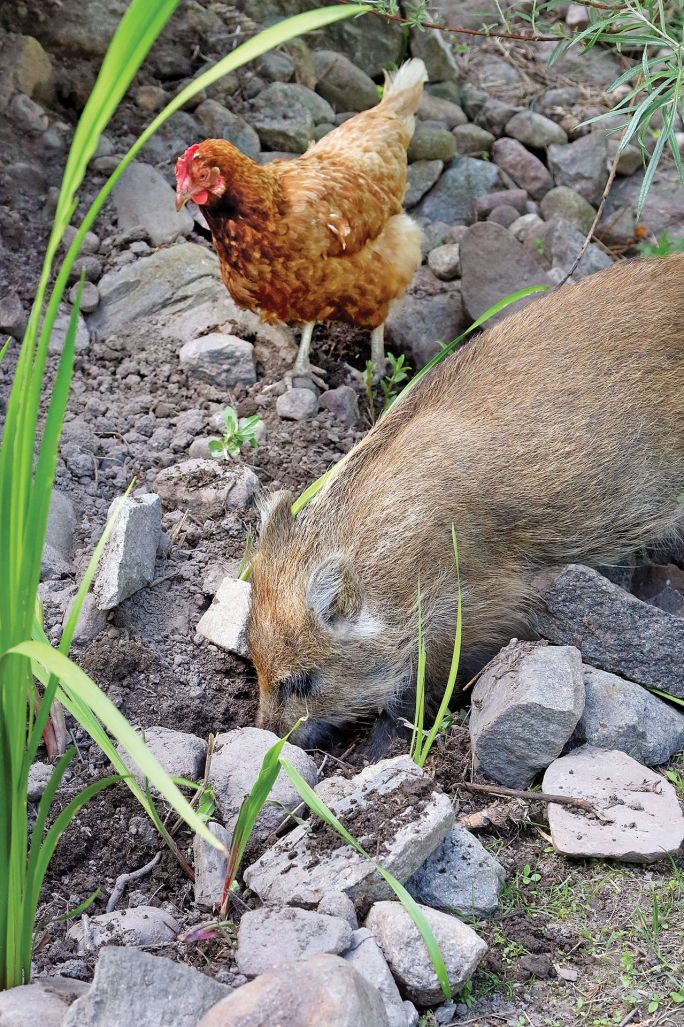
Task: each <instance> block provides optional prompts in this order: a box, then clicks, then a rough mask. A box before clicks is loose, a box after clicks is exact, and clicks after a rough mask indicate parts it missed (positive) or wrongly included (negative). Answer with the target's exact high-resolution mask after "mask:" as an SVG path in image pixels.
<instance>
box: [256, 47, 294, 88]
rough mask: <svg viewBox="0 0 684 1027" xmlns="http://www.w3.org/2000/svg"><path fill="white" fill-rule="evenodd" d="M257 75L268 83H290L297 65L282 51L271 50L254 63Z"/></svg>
mask: <svg viewBox="0 0 684 1027" xmlns="http://www.w3.org/2000/svg"><path fill="white" fill-rule="evenodd" d="M254 68H255V70H256V72H257V74H259V75H261V77H262V78H265V79H266V81H267V82H289V81H290V79H291V78H292V77H293V76H294V73H295V63H294V61H293V60H292V58H291V57H289V56H288V55H287V54H286V53H283V52H282V51H281V50H271V51H270V52H269V53H265V54H263V55H262V56H261V57H258V58H257V60H256V61H255V62H254Z"/></svg>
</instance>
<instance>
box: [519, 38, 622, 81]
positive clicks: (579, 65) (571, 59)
mask: <svg viewBox="0 0 684 1027" xmlns="http://www.w3.org/2000/svg"><path fill="white" fill-rule="evenodd" d="M556 49H557V44H556V43H550V42H549V43H539V44H538V45H537V44H535V55H536V56H537V59H538V60H540V61H543V62H546V61H548V60H549V59H550V57H551V55H552V54H553V52H554V51H555V50H556ZM585 57H587V58H588V59H587V60H586V61H585V60H584V58H585ZM553 68H554V72H555V73H556V74H557V75H558V76H563V77H567V78H570V79H572V80H573V81H575V82H581V83H582V86H583V87H584V88H585V89H586V87H587V86H597V87H598V89H599V90H604V89H605V90H607V89H609V88H610V86H611V85H612V84H613V82H614V81H615V79H616V78H617V77H618V75H621V74H622V71H623V64H622V61H621V59H620V55H619V54H618V53H616V52H615V51H614V50H613V49H608V48H606V49H603V48H602V47H594V48H593V49H592V50H591V51H590V52H588V53H586V54H584V53H582V52H581V51H579V50H577V49H576V48H575V47H572V48H571V49H569V50H568V51H567V52H566V53H565V54H563V56H562V57H561V58H560V59H559V60H557V61H554V64H553Z"/></svg>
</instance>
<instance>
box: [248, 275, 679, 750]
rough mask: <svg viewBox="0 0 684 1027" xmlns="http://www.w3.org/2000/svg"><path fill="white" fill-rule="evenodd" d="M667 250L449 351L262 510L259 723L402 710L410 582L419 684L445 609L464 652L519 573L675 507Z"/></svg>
mask: <svg viewBox="0 0 684 1027" xmlns="http://www.w3.org/2000/svg"><path fill="white" fill-rule="evenodd" d="M683 494H684V255H682V256H672V257H669V258H667V259H665V260H646V261H634V262H628V263H620V264H616V265H615V266H613V267H611V268H609V269H607V270H606V271H603V272H601V273H600V274H597V275H594V276H592V277H590V278H586V279H584V280H583V281H582V282H581V283H580V284H577V285H570V286H567V287H564V288H562V289H561V290H559V291H557V292H555V293H553V294H549V295H547V296H545V297H543V298H541V299H539V300H538V301H537V302H535V303H534V304H532V305H531V306H529V307H527V308H526V309H524V310H522V311H520V312H519V313H516V314H514V315H512V316H511V317H509V318H507V319H506V320H505V321H503V322H502V323H501V324H499V325H497V326H496V327H494V328H491V329H490V330H489V331H487V332H485V333H484V334H482V335H481V336H480V337H479V338H477V339H475V340H474V341H473V342H472V343H470V344H469V345H467V346H466V347H464V348H463V349H462V351H460V352H458V353H455V354H454V355H452V356H450V357H448V358H447V359H446V360H445V361H444V362H443V363H442V364H441V365H440V366H439V367H437V368H435V369H434V370H433V371H432V372H430V374H428V375H427V376H426V377H425V378H424V379H423V380H422V381H421V382H419V383H418V384H417V385H416V386H415V388H414V389H412V390H411V391H410V392H409V393H408V394H407V395H406V396H405V397H404V398H403V399H402V400H400V401H399V402H398V403H397V404H396V405H395V406H394V407H393V408H392V409H391V410H390V412H389V413H388V415H387V416H385V417H384V418H383V419H382V420H381V421H380V422H379V423H378V424H376V425H375V427H374V428H373V429H372V431H370V432H369V434H368V435H367V436H366V438H365V439H364V440H363V442H362V443H361V444H360V445H358V446H357V447H356V448H355V449H354V450H352V452H351V453H350V454H349V455H348V456H347V457H345V458H344V459H343V460H342V461H341V462H340V464H339V465H338V466H337V468H336V469H335V471H334V473H333V475H332V476H331V478H330V480H329V481H328V482H327V484H326V485H325V487H324V488H323V490H322V491H321V492H320V493H319V494H318V495H317V496H316V498H315V499H314V500H313V501H312V502H311V503H310V505H309V506H307V507H306V508H305V509H304V510H303V512H302V513H300V514H299V516H297V517H296V518H294V517H292V516H291V514H290V503H291V500H292V497H290V496H287V495H282V494H281V495H279V496H276V497H275V498H274V499H273V500H272V501H271V503H270V506H269V508H268V509H267V510H266V512H265V518H264V523H263V528H262V532H261V538H260V542H259V546H258V550H257V553H256V556H255V559H254V563H253V577H252V581H253V589H252V603H251V612H250V618H249V626H248V638H249V646H250V651H251V656H252V659H253V662H254V665H255V668H256V671H257V675H258V681H259V691H260V722H261V723H262V724H263V725H264V726H267V727H270V728H272V729H273V730H274V731H276V732H278V733H282V732H284V731H285V730H286V729H288V728H289V727H291V726H292V724H293V723H294V722H295V721H296V720H297V719H298V718H299V717H302V716H304V715H308V717H309V721H308V725H307V727H306V728H305V734H304V735H303V736H302V735H300V738H299V739H298V740H300V741H302V740H304V741H306V742H308V743H312V742H313V741H314V740H316V739H318V738H320V737H322V735H323V733H324V730H325V729H326V728H329V727H334V726H338V725H342V724H345V723H348V722H350V721H354V720H357V719H360V718H372V717H376V716H377V715H378V714H382V713H384V714H385V715H388V714H389V715H390V716H396V714H397V713H398V712H400V711H401V712H405V713H406V712H408V715H409V716H410V715H411V711H412V704H413V693H414V691H415V666H416V655H417V643H416V638H417V602H416V598H417V590H418V586H419V583H420V590H421V595H422V616H423V623H424V636H425V641H426V647H427V681H428V684H429V687H430V688H431V689H432V690H433V691H436V692H437V693H438V694H440V693H441V689H443V686H444V683H445V681H446V677H447V673H448V668H449V664H450V661H451V655H452V647H453V639H454V626H455V621H456V597H457V587H456V573H455V568H454V556H453V548H452V525H453V526H454V528H455V531H456V535H457V538H458V548H459V568H460V582H461V593H462V602H463V645H462V652H463V660H464V666H465V667H466V668H468V667H472V666H474V665H476V663H477V661H478V660H482V659H483V658H484V657H485V655H486V654H487V653H489V652H490V651H492V649H493V647H495V646H498V645H500V644H502V643H503V642H505V641H506V640H508V639H509V638H510V637H511V635H512V634H513V633H514V632H516V631H518V630H520V627H521V625H523V624H524V623H525V620H526V615H527V613H528V612H529V608H530V604H531V603H532V602H533V601H534V590H533V588H532V585H531V579H532V576H533V575H534V573H535V572H536V571H538V570H539V569H540V568H542V567H545V566H549V565H554V564H559V563H565V562H569V561H577V562H583V563H587V564H590V565H591V564H594V565H597V564H607V563H612V562H616V561H619V560H620V559H621V558H624V557H625V555H626V554H628V553H630V552H631V551H633V550H635V549H637V548H639V547H642V546H644V545H646V544H649V543H653V542H654V541H656V540H659V539H663V538H664V537H666V536H668V535H669V534H672V533H673V532H676V531H677V528H678V524H679V525H680V526H681V523H682V517H683V515H684V506H683V505H682V497H683Z"/></svg>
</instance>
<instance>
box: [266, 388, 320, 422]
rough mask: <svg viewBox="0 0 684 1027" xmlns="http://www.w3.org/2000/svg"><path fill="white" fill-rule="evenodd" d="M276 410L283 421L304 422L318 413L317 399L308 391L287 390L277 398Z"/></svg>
mask: <svg viewBox="0 0 684 1027" xmlns="http://www.w3.org/2000/svg"><path fill="white" fill-rule="evenodd" d="M276 410H277V411H278V416H279V417H282V419H283V420H284V421H306V420H308V419H309V418H310V417H315V415H316V413H317V412H318V398H317V396H316V395H315V393H313V392H312V391H311V390H310V389H288V391H287V392H284V393H283V395H282V396H278V398H277V400H276Z"/></svg>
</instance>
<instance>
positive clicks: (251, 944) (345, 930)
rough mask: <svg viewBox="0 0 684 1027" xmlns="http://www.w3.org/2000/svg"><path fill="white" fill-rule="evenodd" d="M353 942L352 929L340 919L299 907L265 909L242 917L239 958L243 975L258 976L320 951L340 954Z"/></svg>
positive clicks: (239, 966) (263, 907)
mask: <svg viewBox="0 0 684 1027" xmlns="http://www.w3.org/2000/svg"><path fill="white" fill-rule="evenodd" d="M351 940H352V929H351V927H350V926H349V924H348V923H347V921H346V920H342V919H341V918H340V917H338V916H325V914H323V913H315V912H314V911H313V910H311V909H297V908H296V906H285V908H284V909H274V908H273V907H272V906H262V907H261V908H260V909H250V910H248V911H247V912H246V913H244V915H243V916H242V919H241V920H240V928H239V930H238V947H237V952H236V953H235V959H236V962H237V967H238V970H239V971H240V973H241V974H245V975H246V976H247V977H256V976H257V975H258V974H261V973H264V972H265V971H266V970H270V969H271V968H272V967H274V966H277V965H278V963H282V962H283V960H284V959H308V958H309V957H310V956H315V955H318V953H320V952H330V953H332V954H333V955H340V953H342V952H344V951H345V950H346V949H348V948H349V946H350V944H351Z"/></svg>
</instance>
